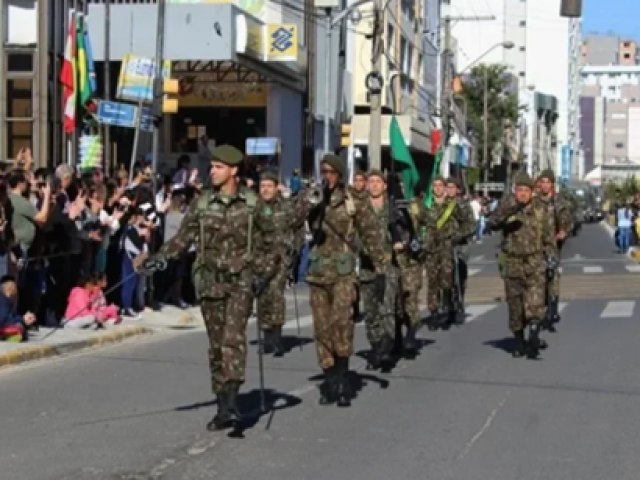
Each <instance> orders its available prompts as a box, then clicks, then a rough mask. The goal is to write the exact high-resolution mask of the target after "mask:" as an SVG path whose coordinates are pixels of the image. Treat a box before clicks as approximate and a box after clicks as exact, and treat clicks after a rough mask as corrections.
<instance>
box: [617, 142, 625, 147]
mask: <svg viewBox="0 0 640 480" xmlns="http://www.w3.org/2000/svg"><path fill="white" fill-rule="evenodd" d="M616 148H624V143H622V142H616Z"/></svg>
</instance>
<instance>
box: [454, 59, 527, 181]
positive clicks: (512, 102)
mask: <svg viewBox="0 0 640 480" xmlns="http://www.w3.org/2000/svg"><path fill="white" fill-rule="evenodd" d="M485 73H486V79H487V98H488V102H487V104H488V107H489V108H488V113H489V114H488V116H487V117H488V120H487V122H488V129H487V140H488V141H487V145H488V150H487V151H488V157H489V158H487V159H485V158H483V154H484V121H483V114H484V92H485V88H484V87H485ZM512 85H513V76H512V75H510V74H509V73H507V67H506V66H505V65H500V64H480V65H477V66H476V67H474V68H473V69H471V72H470V74H469V75H468V77H467V78H466V79H465V81H464V82H463V86H462V95H463V96H464V98H465V99H466V101H467V125H468V127H469V130H470V131H471V132H470V133H471V134H475V138H476V139H477V143H476V146H477V149H478V151H477V158H478V161H479V165H481V166H482V168H483V169H484V168H487V167H488V166H490V165H491V156H492V152H493V151H494V150H495V148H496V147H497V146H498V145H499V144H500V143H501V142H502V140H503V137H504V129H505V123H506V122H507V121H509V122H511V125H515V123H516V121H517V119H518V96H517V94H516V93H513V92H512V91H510V90H512Z"/></svg>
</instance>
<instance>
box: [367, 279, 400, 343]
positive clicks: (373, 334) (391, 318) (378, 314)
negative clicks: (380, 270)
mask: <svg viewBox="0 0 640 480" xmlns="http://www.w3.org/2000/svg"><path fill="white" fill-rule="evenodd" d="M385 273H386V282H385V289H384V299H383V300H382V301H380V298H378V297H377V296H376V291H375V282H373V281H371V282H362V283H361V284H360V295H361V296H362V301H363V304H364V308H365V314H366V315H365V327H366V329H367V339H368V340H369V343H370V344H371V345H374V344H376V343H379V342H380V341H382V340H383V339H387V340H393V338H394V336H395V329H396V326H395V318H396V305H397V301H398V287H399V285H398V283H399V272H398V269H397V268H395V267H389V268H388V269H387V271H386V272H385Z"/></svg>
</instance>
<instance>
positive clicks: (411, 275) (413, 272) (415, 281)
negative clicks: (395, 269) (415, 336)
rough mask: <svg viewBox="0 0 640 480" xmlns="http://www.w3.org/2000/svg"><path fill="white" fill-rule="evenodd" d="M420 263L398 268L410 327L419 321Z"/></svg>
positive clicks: (421, 267)
mask: <svg viewBox="0 0 640 480" xmlns="http://www.w3.org/2000/svg"><path fill="white" fill-rule="evenodd" d="M422 269H423V266H422V264H418V265H408V266H404V267H402V268H401V269H400V275H401V278H402V282H401V284H402V298H401V301H403V302H404V313H405V317H406V321H407V322H408V324H409V325H410V326H412V327H415V326H417V325H418V324H419V323H420V321H421V318H420V290H422Z"/></svg>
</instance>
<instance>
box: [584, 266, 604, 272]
mask: <svg viewBox="0 0 640 480" xmlns="http://www.w3.org/2000/svg"><path fill="white" fill-rule="evenodd" d="M582 273H602V267H600V266H598V265H596V266H591V267H582Z"/></svg>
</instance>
